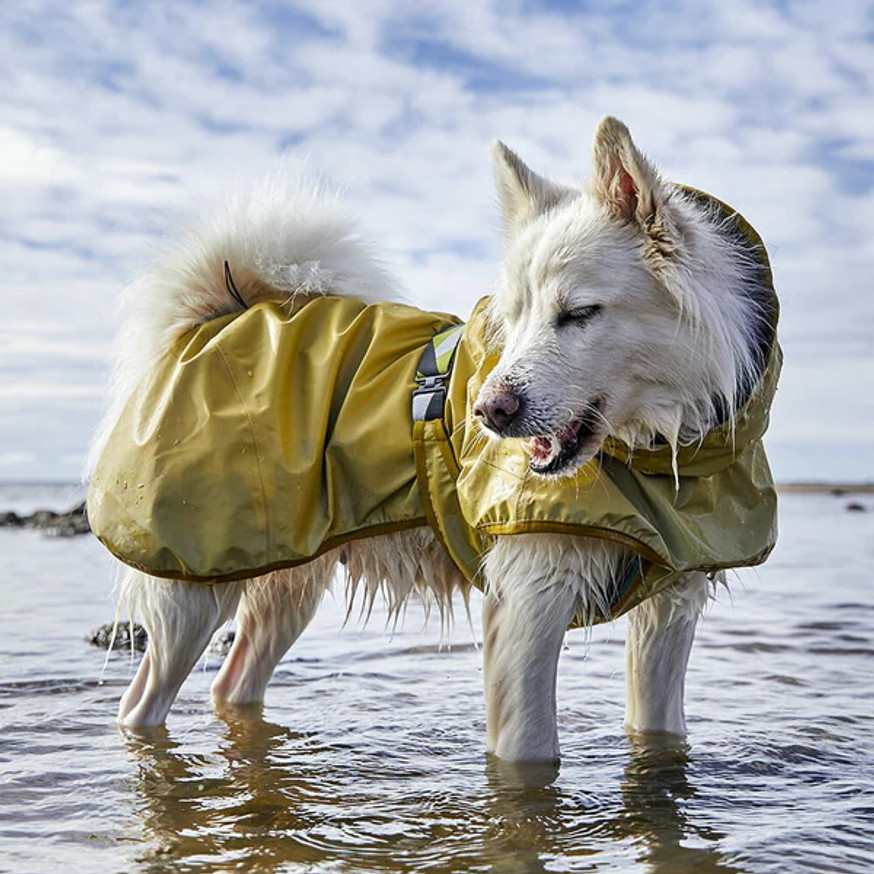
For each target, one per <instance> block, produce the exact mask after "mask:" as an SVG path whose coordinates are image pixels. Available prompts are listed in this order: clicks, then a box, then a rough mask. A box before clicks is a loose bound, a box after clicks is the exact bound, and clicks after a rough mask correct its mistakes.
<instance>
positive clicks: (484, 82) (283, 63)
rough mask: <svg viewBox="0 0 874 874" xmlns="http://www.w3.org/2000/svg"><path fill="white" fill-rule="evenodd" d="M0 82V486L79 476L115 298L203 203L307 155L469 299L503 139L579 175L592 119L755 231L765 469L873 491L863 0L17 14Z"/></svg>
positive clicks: (330, 3) (336, 3) (870, 34)
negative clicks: (779, 363)
mask: <svg viewBox="0 0 874 874" xmlns="http://www.w3.org/2000/svg"><path fill="white" fill-rule="evenodd" d="M0 82H2V88H0V189H2V204H3V206H2V210H0V266H2V271H0V374H2V380H0V480H25V479H31V480H33V479H37V480H56V479H75V478H76V477H77V476H78V472H79V469H80V467H81V463H82V460H83V456H84V452H85V447H86V445H87V441H88V435H89V432H90V431H91V429H92V427H93V425H94V422H95V420H96V418H97V415H98V412H99V409H100V403H101V396H102V391H103V384H104V379H105V375H106V361H107V355H108V351H109V345H110V342H111V337H112V334H113V330H114V327H115V325H116V319H117V313H116V309H115V306H116V299H117V294H118V290H119V288H120V287H121V286H122V285H123V284H124V283H125V282H126V281H128V280H129V279H130V278H131V277H133V276H135V275H136V273H137V271H138V270H139V269H141V268H142V265H143V264H144V263H147V259H148V247H149V244H150V242H153V241H154V240H155V239H156V238H157V237H159V236H160V235H161V234H162V232H163V229H166V228H167V227H168V226H172V225H173V224H174V223H175V222H177V221H178V217H179V215H180V213H182V212H183V211H186V210H190V208H191V205H192V204H195V203H209V202H210V200H212V199H214V198H215V197H217V196H219V195H221V194H222V193H223V192H228V191H232V190H234V189H236V188H238V187H239V186H241V185H245V184H246V182H247V181H248V180H252V179H255V178H257V177H258V176H260V175H261V174H263V173H264V172H266V171H268V170H270V169H271V168H273V167H275V165H276V163H277V161H278V160H279V156H281V155H285V156H286V157H287V160H289V161H290V162H292V163H295V162H298V161H301V162H303V161H306V163H307V166H308V167H309V168H310V169H311V170H312V171H313V172H318V173H320V174H322V175H323V176H324V177H326V178H327V179H328V180H330V181H332V182H334V183H335V184H337V185H339V186H342V188H343V189H344V190H345V191H346V196H347V199H348V201H349V202H350V203H351V204H352V205H353V207H354V209H355V210H357V211H358V212H359V213H360V215H361V217H362V224H363V227H364V229H365V230H366V231H367V233H368V234H369V235H371V236H373V237H375V238H377V239H378V240H379V241H380V243H381V245H382V246H383V247H384V251H385V258H386V260H387V261H388V263H389V264H391V265H392V266H393V267H394V269H395V270H396V272H397V273H398V275H399V276H400V278H401V279H402V281H403V283H404V285H405V286H406V288H407V293H408V297H409V299H410V300H411V301H412V302H416V303H419V304H421V305H424V306H429V307H434V308H440V309H452V310H454V311H456V312H458V313H460V314H465V313H466V312H467V311H468V310H469V308H470V306H471V304H472V303H473V302H474V301H475V300H476V299H477V298H478V297H480V296H481V295H482V294H484V293H488V290H489V286H490V283H491V282H492V280H493V277H494V276H495V274H496V263H497V260H498V258H499V256H500V240H499V236H498V233H497V226H498V219H497V211H496V206H495V198H494V195H493V191H492V182H491V166H490V157H489V143H490V141H491V140H492V139H494V138H496V137H497V138H500V139H502V140H504V141H505V142H507V143H508V144H509V145H510V146H511V147H513V148H514V149H516V150H517V151H518V152H520V154H521V155H522V156H523V157H524V158H525V160H526V161H527V162H528V163H529V164H531V165H532V166H533V167H534V168H535V169H537V170H539V171H541V172H544V173H547V174H552V175H554V176H557V177H561V178H565V179H571V180H573V179H581V178H582V177H583V176H584V175H585V173H586V170H587V162H588V149H589V141H590V137H591V133H592V129H593V127H594V125H595V123H596V122H597V120H598V119H599V118H600V117H601V116H602V115H605V114H611V115H616V116H618V117H619V118H621V119H623V120H624V121H625V122H626V123H627V124H628V125H629V126H630V128H631V130H632V133H633V134H634V136H635V139H636V140H637V142H638V144H639V145H640V146H641V147H642V148H643V150H644V151H646V152H647V153H648V154H649V155H650V156H651V157H652V158H653V159H654V160H655V161H656V162H657V163H658V164H659V165H660V166H661V167H662V168H663V170H664V172H665V174H666V175H667V176H668V177H669V178H671V179H674V180H676V181H681V182H684V183H687V184H691V185H694V186H697V187H699V188H704V189H706V190H708V191H710V192H712V193H713V194H716V195H718V196H719V197H720V198H722V199H723V200H726V201H728V202H729V203H731V204H732V205H734V206H735V207H737V208H738V209H740V210H741V211H742V212H743V213H744V214H745V215H746V217H747V218H748V219H749V220H750V221H751V222H752V223H753V224H754V225H755V226H756V227H757V228H758V230H759V231H760V232H761V234H762V236H763V237H764V239H765V241H766V243H767V244H768V247H769V249H770V252H771V255H772V259H773V262H774V267H775V274H776V280H777V284H778V291H779V292H780V294H781V298H782V306H783V316H782V326H781V339H782V342H783V344H784V348H785V351H786V354H787V364H786V369H785V371H784V377H783V382H782V388H781V391H780V394H779V398H778V404H777V407H776V409H775V413H774V418H773V424H772V431H771V435H770V438H769V444H768V445H769V448H770V451H771V454H772V461H773V466H774V469H775V473H776V475H777V476H778V478H779V479H782V480H792V479H830V480H840V479H868V480H874V389H872V385H874V288H872V286H874V278H872V277H874V233H872V221H871V216H872V215H874V103H872V91H874V7H872V5H871V4H870V3H866V2H861V0H829V2H822V0H815V2H803V0H800V2H795V0H793V2H791V3H789V2H785V0H775V2H747V0H733V2H731V3H710V2H705V0H701V2H694V0H676V2H672V0H664V2H645V0H605V2H597V3H596V2H579V3H575V2H569V0H568V2H565V0H505V2H487V0H439V2H438V0H287V2H281V0H276V2H243V0H237V2H226V3H219V2H217V3H209V2H186V0H173V2H164V0H152V2H149V3H137V2H132V0H73V2H70V0H62V2H52V0H45V2H40V0H9V2H4V3H2V4H0Z"/></svg>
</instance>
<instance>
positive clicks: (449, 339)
mask: <svg viewBox="0 0 874 874" xmlns="http://www.w3.org/2000/svg"><path fill="white" fill-rule="evenodd" d="M463 329H464V325H463V324H462V325H453V326H452V327H451V328H447V329H446V330H445V331H441V332H440V333H439V334H437V335H436V336H435V337H434V339H433V340H431V342H430V343H428V345H427V346H426V347H425V349H424V351H423V352H422V358H421V359H420V360H419V367H418V369H417V371H416V382H418V383H419V387H418V388H417V389H414V390H413V421H414V422H421V421H430V420H431V419H441V418H442V417H443V407H444V405H445V403H446V380H447V379H448V378H449V375H450V373H451V372H452V360H453V358H454V356H455V350H456V349H457V348H458V344H459V343H460V342H461V334H462V331H463Z"/></svg>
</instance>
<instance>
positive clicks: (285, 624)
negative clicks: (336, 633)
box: [212, 557, 334, 704]
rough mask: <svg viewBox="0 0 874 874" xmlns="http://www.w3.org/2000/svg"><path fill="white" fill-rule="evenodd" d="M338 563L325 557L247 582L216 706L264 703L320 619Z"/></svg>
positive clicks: (217, 689)
mask: <svg viewBox="0 0 874 874" xmlns="http://www.w3.org/2000/svg"><path fill="white" fill-rule="evenodd" d="M333 564H334V561H333V559H331V558H326V557H322V558H319V559H316V560H315V561H313V562H310V564H308V565H304V566H302V567H297V568H291V569H288V570H283V571H275V572H273V573H270V574H266V575H265V576H263V577H259V578H258V579H255V580H250V581H249V582H248V583H246V588H245V591H244V593H243V595H242V597H241V599H240V606H239V609H238V610H237V616H236V621H237V633H236V637H235V638H234V643H233V645H232V646H231V650H230V652H229V653H228V656H227V658H226V659H225V661H224V664H223V665H222V667H221V670H220V671H219V673H218V676H217V677H216V678H215V681H214V682H213V684H212V697H213V701H214V702H215V703H216V704H221V703H225V704H252V703H255V702H259V701H263V700H264V693H265V691H266V689H267V684H268V683H269V682H270V678H271V677H272V676H273V671H274V669H275V668H276V665H277V664H278V663H279V660H280V659H281V658H282V656H283V655H285V653H286V652H287V651H288V649H289V648H290V647H291V645H292V644H293V643H294V642H295V641H296V640H297V638H298V637H299V636H300V635H301V633H302V632H303V630H304V629H305V628H306V627H307V625H308V624H309V622H310V620H311V619H312V618H313V616H314V615H315V613H316V610H317V609H318V606H319V604H320V603H321V600H322V595H323V594H324V592H325V589H326V588H327V586H328V583H329V582H330V576H331V571H332V568H333Z"/></svg>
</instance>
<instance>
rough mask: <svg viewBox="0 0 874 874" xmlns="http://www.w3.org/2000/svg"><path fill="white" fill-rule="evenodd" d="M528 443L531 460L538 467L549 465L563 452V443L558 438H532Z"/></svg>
mask: <svg viewBox="0 0 874 874" xmlns="http://www.w3.org/2000/svg"><path fill="white" fill-rule="evenodd" d="M526 442H527V445H528V451H529V452H530V453H531V460H532V461H533V462H534V463H535V464H536V465H537V466H538V467H543V466H544V465H547V464H549V462H550V461H552V459H553V458H555V457H556V456H557V455H558V454H559V452H561V443H560V442H559V440H558V437H532V438H531V439H530V440H528V441H526Z"/></svg>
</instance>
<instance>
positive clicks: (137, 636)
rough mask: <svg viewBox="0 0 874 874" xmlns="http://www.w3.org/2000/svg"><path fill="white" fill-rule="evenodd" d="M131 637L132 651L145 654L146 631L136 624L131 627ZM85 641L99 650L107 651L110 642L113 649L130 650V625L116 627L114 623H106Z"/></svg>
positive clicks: (126, 623) (122, 623) (124, 623)
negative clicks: (113, 634)
mask: <svg viewBox="0 0 874 874" xmlns="http://www.w3.org/2000/svg"><path fill="white" fill-rule="evenodd" d="M113 629H115V639H114V640H113V637H112V632H113ZM133 637H134V639H133V649H135V650H136V651H137V652H145V649H146V640H147V639H148V636H147V635H146V629H145V628H143V626H142V625H139V624H137V623H136V622H135V623H134V626H133ZM85 639H86V640H87V641H88V642H89V643H90V644H92V645H94V646H99V647H100V648H101V649H109V645H110V642H111V643H112V648H113V649H131V623H130V622H119V623H118V626H117V627H116V626H115V623H114V622H107V623H106V625H101V626H100V628H98V629H97V631H92V632H91V634H89V635H88V636H87V637H86V638H85Z"/></svg>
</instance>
